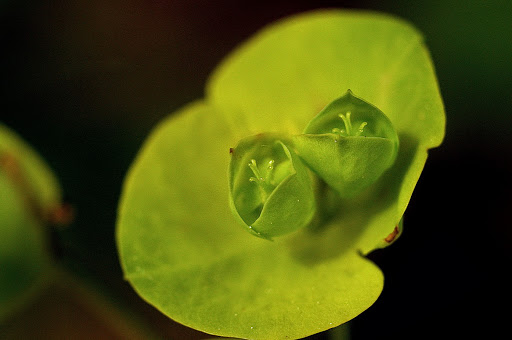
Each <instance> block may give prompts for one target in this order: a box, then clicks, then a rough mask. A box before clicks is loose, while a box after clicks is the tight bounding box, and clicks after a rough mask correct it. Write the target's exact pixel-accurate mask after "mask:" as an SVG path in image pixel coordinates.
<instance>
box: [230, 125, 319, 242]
mask: <svg viewBox="0 0 512 340" xmlns="http://www.w3.org/2000/svg"><path fill="white" fill-rule="evenodd" d="M288 144H289V142H288V141H287V140H286V139H285V138H282V136H278V135H275V134H259V135H256V136H251V137H247V138H244V139H243V140H241V141H240V142H239V144H238V146H237V147H236V148H234V149H233V151H232V152H231V162H230V165H229V189H230V205H231V208H232V211H233V213H234V215H235V216H236V218H237V219H238V220H239V221H240V222H241V223H242V224H243V225H244V226H245V227H246V228H247V230H248V231H250V232H251V233H252V234H254V235H256V236H259V237H262V238H266V239H271V238H272V237H275V236H281V235H285V234H288V233H291V232H293V231H295V230H297V229H300V228H302V227H304V226H306V225H307V224H308V223H309V222H310V221H311V219H312V217H313V215H314V212H315V197H314V192H313V184H312V181H311V178H310V175H309V172H308V170H307V168H306V167H305V166H304V164H303V162H302V161H301V159H300V158H299V157H298V156H297V155H296V154H295V153H294V151H293V150H291V149H290V148H289V146H288Z"/></svg>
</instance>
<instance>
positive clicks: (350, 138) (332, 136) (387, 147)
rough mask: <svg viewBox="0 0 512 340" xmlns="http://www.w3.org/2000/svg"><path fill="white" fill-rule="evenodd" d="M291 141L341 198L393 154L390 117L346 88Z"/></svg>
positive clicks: (392, 158)
mask: <svg viewBox="0 0 512 340" xmlns="http://www.w3.org/2000/svg"><path fill="white" fill-rule="evenodd" d="M293 142H294V146H295V148H296V149H297V152H298V153H299V155H300V157H301V158H302V159H303V160H304V162H305V163H306V164H307V165H308V166H309V167H310V168H311V169H312V170H313V171H314V172H315V173H316V174H317V175H318V176H319V177H320V178H321V179H323V180H324V181H325V182H326V183H327V184H328V185H329V186H330V187H332V188H333V189H335V190H336V191H337V192H338V193H339V194H340V195H341V196H342V197H352V196H355V195H357V194H358V193H360V192H361V191H362V190H364V189H365V188H367V187H368V186H370V185H371V184H372V183H374V182H375V181H376V180H377V179H378V178H379V177H380V176H381V175H382V174H383V173H384V171H386V170H387V169H388V168H389V167H390V166H391V165H392V164H393V162H394V161H395V158H396V155H397V153H398V135H397V133H396V131H395V129H394V128H393V125H392V124H391V121H390V120H389V119H388V118H387V117H386V115H385V114H384V113H383V112H382V111H380V110H379V109H378V108H376V107H375V106H373V105H371V104H369V103H367V102H366V101H364V100H362V99H360V98H358V97H356V96H354V95H353V94H352V92H351V91H350V90H348V91H347V93H346V94H345V95H344V96H343V97H341V98H338V99H336V100H334V101H333V102H331V103H330V104H329V105H327V106H326V107H325V108H324V109H323V110H322V111H321V112H320V113H319V114H318V115H317V116H315V117H314V118H313V119H312V120H311V121H310V122H309V124H308V125H307V127H306V129H305V130H304V134H302V135H298V136H295V137H294V138H293Z"/></svg>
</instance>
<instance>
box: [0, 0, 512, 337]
mask: <svg viewBox="0 0 512 340" xmlns="http://www.w3.org/2000/svg"><path fill="white" fill-rule="evenodd" d="M324 7H337V8H362V9H371V10H376V11H383V12H387V13H391V14H396V15H398V16H400V17H402V18H404V19H407V20H409V21H410V22H412V23H413V24H414V25H415V26H416V27H418V28H419V29H420V30H421V31H422V32H423V33H424V35H425V40H426V43H427V45H428V47H429V49H430V51H431V54H432V58H433V61H434V64H435V66H436V71H437V75H438V79H439V83H440V88H441V93H442V96H443V99H444V102H445V106H446V114H447V135H446V139H445V142H444V144H443V145H442V146H441V147H440V148H438V149H435V150H431V152H430V157H429V159H428V161H427V165H426V167H425V170H424V172H423V174H422V177H421V179H420V181H419V182H418V185H417V188H416V190H415V193H414V195H413V198H412V200H411V202H410V205H409V208H408V210H407V212H406V214H405V229H404V233H403V235H402V237H401V238H400V239H399V241H397V242H396V243H395V244H394V245H393V246H392V247H389V248H387V249H384V250H379V251H376V252H374V253H372V254H371V255H370V258H371V259H372V260H374V261H375V262H376V263H377V264H378V265H379V266H380V267H381V268H382V269H383V271H384V274H385V277H386V282H385V288H384V291H383V293H382V296H381V298H380V299H379V300H378V301H377V303H376V304H375V305H373V306H372V307H371V308H370V309H369V310H368V311H366V312H365V313H363V314H362V315H361V316H359V317H357V318H356V319H355V320H354V322H353V326H352V334H353V339H374V338H376V337H377V336H378V337H379V338H380V339H410V338H415V339H417V338H452V337H457V338H463V337H466V336H470V335H481V336H485V337H486V338H488V337H489V336H491V337H492V335H499V334H509V333H510V330H509V322H510V321H509V319H510V316H511V314H512V313H511V312H510V306H511V303H512V293H511V288H512V280H511V279H510V271H511V257H512V256H511V253H510V249H511V246H510V244H511V242H512V229H511V226H512V223H511V222H510V216H509V214H510V213H511V211H512V194H511V189H512V185H511V179H510V174H511V170H512V133H511V132H510V129H511V127H512V125H511V123H512V23H511V22H512V2H510V1H501V2H500V1H466V2H464V1H448V0H446V1H423V2H416V1H391V0H388V1H306V0H296V1H284V0H275V1H260V2H254V1H250V2H247V1H232V0H218V1H206V0H201V1H157V0H154V1H142V0H113V1H103V0H89V1H85V0H83V1H41V2H38V1H14V0H12V1H6V0H4V1H3V2H0V15H1V18H0V25H1V27H2V29H1V33H0V36H1V47H2V53H1V54H0V58H1V63H0V67H1V69H2V77H1V92H0V96H1V97H0V98H1V104H2V105H1V108H0V121H2V122H3V123H5V124H6V125H8V126H9V127H11V128H13V129H14V130H16V131H17V132H18V133H19V134H21V135H22V136H23V137H24V138H25V139H26V140H27V141H28V142H29V143H30V144H32V145H33V146H34V147H35V148H36V149H37V150H38V151H39V152H40V153H41V154H42V155H43V157H44V158H45V159H46V160H47V161H48V163H49V164H50V165H51V167H52V168H53V169H54V170H55V172H56V174H57V175H58V177H59V178H60V181H61V184H62V187H63V189H64V192H65V194H66V199H67V200H68V201H69V202H71V203H72V204H73V205H74V206H75V208H76V211H77V215H76V219H75V221H74V223H73V224H72V225H71V226H69V227H68V228H67V229H64V230H59V231H54V232H53V243H54V248H55V252H56V255H57V256H58V258H59V259H60V261H61V262H62V263H63V264H64V265H65V266H66V267H67V268H69V269H70V270H71V271H72V272H74V273H76V275H77V276H79V277H85V278H87V280H90V281H93V282H95V285H96V286H97V287H99V289H100V290H102V291H103V292H104V293H105V294H106V295H108V296H109V297H111V298H112V299H113V300H120V301H123V303H124V305H125V306H126V308H127V310H128V311H129V312H128V313H130V314H131V315H135V316H136V317H139V318H140V319H141V320H143V321H144V322H147V323H148V324H149V325H151V327H152V328H153V329H154V331H155V332H157V333H158V334H160V335H161V336H164V337H170V338H184V339H185V338H199V337H200V335H199V334H198V333H194V332H192V331H188V330H186V329H184V328H181V327H180V326H178V325H175V324H173V323H172V322H170V321H168V320H167V319H166V318H164V317H162V316H161V315H160V314H159V313H158V312H155V311H154V310H153V308H152V307H149V306H148V305H146V304H145V303H144V302H142V301H141V300H140V299H139V298H138V297H137V296H136V295H135V293H133V291H132V289H131V288H130V287H129V285H128V284H126V283H125V282H124V281H123V280H122V273H121V270H120V267H119V262H118V258H117V253H116V247H115V242H114V226H115V218H116V208H117V203H118V198H119V195H120V190H121V185H122V181H123V177H124V175H125V173H126V170H127V169H128V167H129V165H130V163H131V162H132V160H133V158H134V156H135V155H136V153H137V151H138V148H139V147H140V146H141V144H142V142H143V141H144V139H145V137H146V136H147V135H148V133H149V132H150V131H151V128H152V127H154V126H155V125H156V124H157V122H158V121H159V120H161V119H162V118H164V117H166V116H167V115H168V114H170V113H172V112H173V111H174V110H175V109H177V108H179V107H181V106H182V105H184V104H185V103H187V102H190V101H192V100H194V99H197V98H200V97H202V96H203V87H204V84H205V81H206V78H207V76H208V74H209V73H210V72H211V71H212V70H213V69H214V67H215V65H216V64H217V63H218V62H219V61H220V60H221V58H222V57H223V56H225V55H226V54H227V53H229V52H230V50H232V49H233V48H234V47H235V46H236V45H237V44H239V43H240V42H241V41H243V40H245V39H246V38H248V37H249V36H251V35H252V34H253V33H255V32H256V31H257V30H258V29H260V28H261V27H263V26H264V25H265V24H267V23H270V22H272V21H274V20H276V19H279V18H282V17H285V16H287V15H290V14H293V13H298V12H302V11H305V10H309V9H314V8H324ZM502 332H504V333H502ZM323 337H324V336H323V335H319V336H316V337H315V338H318V339H320V338H323Z"/></svg>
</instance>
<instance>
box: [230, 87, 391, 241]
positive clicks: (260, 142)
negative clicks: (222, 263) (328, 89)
mask: <svg viewBox="0 0 512 340" xmlns="http://www.w3.org/2000/svg"><path fill="white" fill-rule="evenodd" d="M397 153H398V135H397V133H396V131H395V129H394V128H393V125H392V124H391V121H390V120H389V119H388V118H387V117H386V115H385V114H384V113H383V112H382V111H380V110H379V109H378V108H376V107H375V106H373V105H371V104H369V103H367V102H365V101H364V100H362V99H360V98H358V97H355V96H354V95H353V94H352V92H351V91H350V90H349V91H347V93H346V94H345V95H344V96H343V97H341V98H338V99H336V100H334V101H333V102H331V103H330V104H329V105H327V106H326V107H325V108H324V109H323V110H322V111H321V112H320V113H319V114H318V115H317V116H315V117H314V118H313V119H312V120H311V121H310V122H309V124H308V125H307V126H306V128H305V130H304V133H303V134H300V135H296V136H285V135H279V134H271V133H262V134H258V135H255V136H250V137H246V138H244V139H242V140H241V141H240V142H239V144H238V145H237V146H236V148H234V149H231V163H230V166H229V189H230V204H231V208H232V211H233V213H234V215H235V217H236V218H237V219H238V220H239V221H240V222H241V223H242V224H243V225H244V226H245V227H246V228H247V229H248V230H249V231H250V232H251V233H253V234H254V235H256V236H259V237H262V238H267V239H271V238H272V237H275V236H281V235H286V234H289V233H291V232H293V231H295V230H298V229H300V228H303V227H305V226H307V225H308V224H310V223H311V221H312V219H313V216H314V215H315V212H316V207H317V203H316V202H317V200H318V199H319V198H318V197H316V195H318V193H316V190H315V185H316V184H315V183H316V182H317V181H316V180H315V176H316V178H317V179H319V180H321V181H323V182H325V183H326V184H327V185H328V186H329V187H330V188H332V189H333V190H334V191H335V192H336V193H337V194H338V195H339V197H341V198H351V197H354V196H356V195H358V194H359V193H361V192H362V191H363V190H364V189H366V188H367V187H369V186H370V185H371V184H373V183H375V182H376V181H377V179H378V178H379V177H380V176H381V175H382V174H383V173H384V172H385V171H386V170H387V169H388V168H390V167H391V165H393V163H394V161H395V159H396V156H397Z"/></svg>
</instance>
